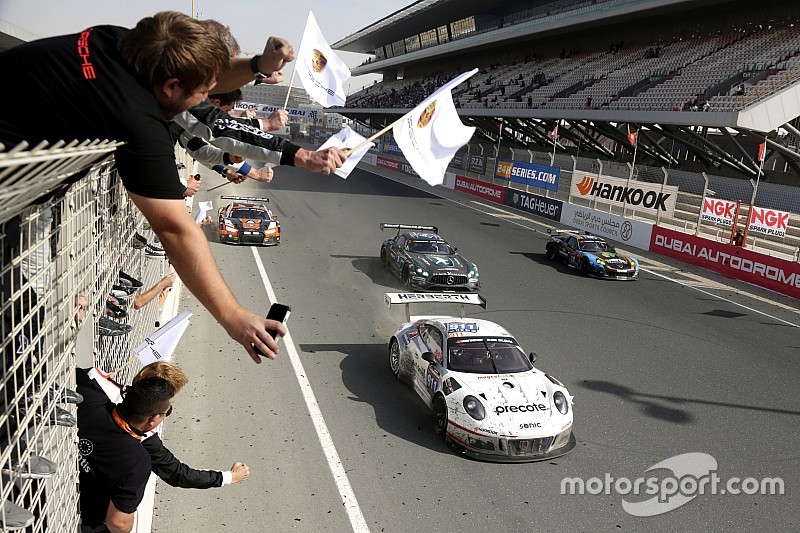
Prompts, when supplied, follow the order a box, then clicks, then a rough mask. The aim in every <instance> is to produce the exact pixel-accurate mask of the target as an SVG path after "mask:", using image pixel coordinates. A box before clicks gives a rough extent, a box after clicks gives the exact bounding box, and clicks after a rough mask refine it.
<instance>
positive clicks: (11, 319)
mask: <svg viewBox="0 0 800 533" xmlns="http://www.w3.org/2000/svg"><path fill="white" fill-rule="evenodd" d="M118 145H119V143H112V142H107V141H102V142H91V143H81V144H79V143H70V144H65V143H58V144H56V145H54V146H52V147H50V148H47V147H46V145H44V144H42V145H39V146H36V147H35V148H33V149H32V150H26V146H25V145H20V146H18V147H16V148H14V149H12V150H11V151H9V152H5V153H3V152H0V247H1V248H2V258H1V260H0V275H1V276H2V291H3V300H2V304H1V305H0V310H1V311H2V315H3V323H2V329H1V330H0V344H2V348H3V363H2V364H3V368H2V378H1V379H2V380H1V381H0V390H1V391H2V394H0V399H2V403H0V470H1V471H2V472H3V474H2V476H0V499H2V500H3V501H4V502H10V503H11V504H13V505H15V506H17V507H21V508H23V509H27V510H28V511H29V512H31V513H32V514H33V525H32V526H29V527H28V528H27V529H26V531H33V532H45V531H77V530H78V528H79V512H78V499H79V493H78V490H79V488H78V458H79V455H78V453H77V451H78V447H77V444H78V439H77V428H76V427H74V426H64V425H57V424H56V423H54V422H55V420H56V418H60V420H61V422H62V423H63V422H64V414H63V413H64V411H66V412H67V413H69V414H70V415H71V417H72V418H73V419H74V418H75V417H76V409H75V406H74V405H68V404H65V403H62V402H61V401H60V399H59V395H58V394H51V391H53V390H54V388H55V389H56V390H58V389H60V388H64V387H66V388H69V389H74V388H75V368H76V366H80V367H89V366H98V367H100V368H101V369H103V370H105V371H114V370H117V371H118V373H117V379H118V380H120V381H121V382H130V380H131V378H132V377H133V375H134V374H135V373H136V372H137V371H138V369H139V368H140V367H141V365H140V363H139V362H138V360H137V359H135V358H134V359H132V358H131V355H132V348H133V347H134V346H136V345H137V344H138V343H139V342H141V341H142V340H143V339H144V337H145V336H147V335H148V334H149V333H151V332H152V331H153V330H154V329H156V327H157V325H158V322H159V321H160V320H161V313H160V312H159V306H158V305H156V304H153V305H148V306H145V307H142V308H141V309H140V310H138V311H134V309H133V305H132V303H129V305H128V306H127V316H126V317H124V318H119V319H117V320H116V321H117V322H120V323H126V324H128V325H130V326H131V328H132V329H131V331H130V332H129V333H127V334H125V335H120V336H113V337H111V336H100V335H99V327H98V321H99V319H100V318H101V317H105V310H106V302H107V300H108V297H109V295H110V294H111V291H112V286H113V285H114V284H117V283H118V279H119V271H120V270H123V271H125V272H126V273H127V274H129V275H131V276H133V277H135V278H137V279H139V280H141V281H142V282H143V283H144V288H148V287H149V286H152V285H154V284H155V283H156V282H157V281H158V280H159V279H160V278H161V277H163V275H164V274H165V273H166V272H167V270H168V264H167V261H166V260H164V258H163V257H162V258H155V259H150V258H147V257H145V255H144V253H143V251H142V250H139V249H134V248H133V247H132V246H131V242H132V238H133V236H134V234H135V233H137V232H138V233H140V234H141V235H143V236H144V237H146V238H147V240H148V241H153V239H154V235H153V234H152V233H151V232H149V231H146V230H145V229H144V228H145V225H144V219H143V217H142V215H141V213H139V211H138V210H137V209H136V208H135V206H134V205H133V203H132V202H131V201H130V199H129V198H128V196H127V194H126V192H125V189H124V188H123V186H122V183H121V180H120V179H118V176H117V173H116V171H115V170H113V169H112V168H111V162H112V161H111V160H110V158H111V156H112V152H113V150H114V149H115V148H116V147H117V146H118ZM130 299H131V300H132V299H133V296H131V297H130ZM37 457H44V458H46V459H49V460H50V461H52V462H53V463H55V465H56V468H55V472H51V473H48V474H47V475H45V477H44V478H42V479H33V478H31V476H30V475H29V473H26V470H28V469H29V468H32V466H31V465H32V461H35V460H37ZM9 519H10V517H9V516H7V515H6V512H5V510H0V529H3V528H4V526H5V525H6V524H7V520H9Z"/></svg>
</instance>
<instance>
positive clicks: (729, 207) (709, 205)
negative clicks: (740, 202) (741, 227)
mask: <svg viewBox="0 0 800 533" xmlns="http://www.w3.org/2000/svg"><path fill="white" fill-rule="evenodd" d="M735 214H736V202H729V201H728V200H717V199H714V198H704V199H703V210H702V211H700V220H703V221H706V222H713V223H716V224H724V225H725V226H732V225H733V217H734V215H735Z"/></svg>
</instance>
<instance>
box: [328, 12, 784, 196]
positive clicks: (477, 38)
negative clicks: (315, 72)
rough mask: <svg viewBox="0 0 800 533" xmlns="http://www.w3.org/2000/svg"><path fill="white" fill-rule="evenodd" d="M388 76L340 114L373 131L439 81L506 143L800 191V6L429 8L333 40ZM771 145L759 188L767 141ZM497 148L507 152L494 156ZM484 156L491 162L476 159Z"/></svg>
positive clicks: (487, 134)
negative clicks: (633, 141) (457, 81)
mask: <svg viewBox="0 0 800 533" xmlns="http://www.w3.org/2000/svg"><path fill="white" fill-rule="evenodd" d="M333 47H334V48H337V49H342V50H347V51H352V52H361V53H369V54H372V57H371V58H370V59H368V60H367V61H365V62H364V63H363V64H362V65H360V66H358V67H357V68H355V69H353V74H354V75H359V74H368V73H373V74H375V73H377V74H381V75H382V76H383V81H382V82H380V83H377V84H375V85H372V86H369V87H365V88H363V89H362V90H360V91H358V92H356V93H354V94H352V95H350V96H349V97H348V100H347V105H346V107H345V108H344V109H342V110H341V111H340V112H341V113H342V114H343V115H345V116H348V117H350V118H352V119H354V120H356V121H358V122H361V123H362V124H365V125H370V126H371V127H372V128H374V129H377V128H380V127H383V126H385V125H386V124H389V123H391V122H392V121H393V120H395V119H396V118H398V117H399V116H400V115H401V114H403V113H405V111H406V110H407V109H409V108H411V107H413V105H414V104H415V103H417V102H419V101H420V100H421V99H422V98H424V97H425V96H427V95H428V94H430V92H432V90H433V89H435V88H436V87H437V86H439V85H441V83H442V82H444V81H446V80H448V79H450V78H451V77H453V76H454V75H455V74H457V73H460V72H464V71H466V70H469V69H472V68H475V67H478V68H480V72H479V73H478V74H476V75H475V76H473V77H472V78H471V79H470V80H469V82H468V83H465V84H462V85H461V86H459V87H457V88H456V89H455V90H454V91H453V97H454V101H455V102H456V105H457V107H458V108H459V114H460V115H461V117H462V119H463V120H464V122H466V123H469V124H471V125H473V126H476V127H477V128H478V130H477V131H476V135H475V137H474V139H473V141H474V142H478V143H482V144H484V145H485V146H484V148H485V150H486V153H488V154H492V155H493V151H495V150H497V148H496V146H497V145H498V140H500V139H498V136H499V135H498V131H499V129H498V125H499V124H500V123H502V139H501V140H502V145H503V146H508V147H512V148H519V149H530V150H533V151H534V152H536V151H541V152H543V153H548V152H549V153H552V151H553V148H554V146H553V141H552V140H551V139H550V138H549V136H548V133H549V132H551V131H552V130H553V128H554V126H555V124H556V123H561V129H560V130H559V135H560V138H559V142H558V143H556V146H555V149H556V152H557V153H558V154H562V155H568V154H574V155H580V156H584V157H590V158H597V157H599V158H601V159H603V160H605V161H609V162H617V163H626V162H630V161H631V159H632V157H633V147H632V146H631V145H630V144H629V143H628V142H627V133H628V132H629V131H631V130H634V131H639V132H640V136H639V145H638V155H637V159H636V164H637V165H640V164H641V165H649V166H655V167H657V168H658V167H661V166H663V167H666V168H672V169H676V168H677V169H681V170H685V171H691V172H698V173H699V172H708V173H709V174H715V175H720V176H729V177H737V178H745V179H755V178H757V177H758V178H759V179H760V180H765V181H768V182H773V183H784V184H789V185H793V186H798V185H800V166H798V164H799V163H800V154H798V152H797V147H798V143H799V142H800V128H799V127H798V126H799V125H798V116H800V5H797V3H795V2H782V1H777V0H767V1H764V2H759V3H758V4H754V3H752V2H747V1H741V0H727V1H726V0H693V1H689V0H652V1H649V0H558V1H553V0H527V1H511V2H500V1H496V0H487V1H480V2H478V1H463V0H462V1H454V0H420V1H417V2H415V3H413V4H411V5H409V6H408V7H406V8H405V9H402V10H399V11H397V12H395V13H393V14H391V15H389V16H387V17H385V18H383V19H381V20H379V21H377V22H375V23H374V24H371V25H370V26H367V27H365V28H363V29H361V30H359V31H357V32H355V33H353V34H352V35H349V36H347V37H344V38H343V39H341V40H339V41H338V42H336V43H334V45H333ZM765 136H767V137H768V138H767V148H768V149H767V158H766V162H765V166H764V173H763V174H762V175H761V176H760V177H759V168H758V167H759V165H758V163H757V161H755V154H756V153H757V149H758V144H759V143H761V142H764V139H765ZM501 149H502V148H501ZM482 153H483V152H482Z"/></svg>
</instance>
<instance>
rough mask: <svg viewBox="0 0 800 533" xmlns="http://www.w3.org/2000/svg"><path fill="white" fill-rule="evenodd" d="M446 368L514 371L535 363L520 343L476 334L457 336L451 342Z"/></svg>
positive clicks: (507, 372) (520, 370) (491, 371)
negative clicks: (471, 336)
mask: <svg viewBox="0 0 800 533" xmlns="http://www.w3.org/2000/svg"><path fill="white" fill-rule="evenodd" d="M447 368H448V369H449V370H452V371H454V372H468V373H471V374H513V373H516V372H526V371H528V370H530V369H531V368H533V367H532V366H531V362H530V361H529V360H528V358H527V357H526V356H525V352H523V351H522V349H521V348H520V347H519V346H518V345H517V344H514V343H511V342H501V341H497V340H493V339H487V338H482V337H476V338H471V339H469V338H465V339H455V342H453V343H451V344H450V345H449V346H448V348H447Z"/></svg>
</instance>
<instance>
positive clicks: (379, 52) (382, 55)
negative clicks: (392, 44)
mask: <svg viewBox="0 0 800 533" xmlns="http://www.w3.org/2000/svg"><path fill="white" fill-rule="evenodd" d="M375 59H377V60H381V59H386V52H384V51H383V47H382V46H381V47H380V48H376V49H375Z"/></svg>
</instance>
